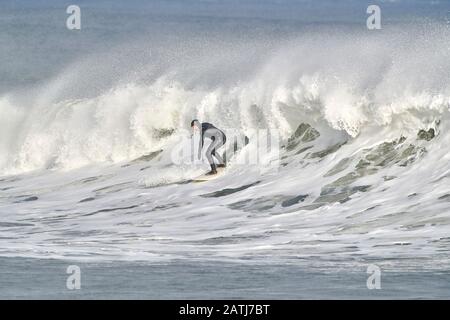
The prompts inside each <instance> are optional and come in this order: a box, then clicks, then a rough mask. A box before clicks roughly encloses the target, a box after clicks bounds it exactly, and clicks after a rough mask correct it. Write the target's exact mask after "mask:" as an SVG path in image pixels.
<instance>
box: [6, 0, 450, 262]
mask: <svg viewBox="0 0 450 320" xmlns="http://www.w3.org/2000/svg"><path fill="white" fill-rule="evenodd" d="M46 3H47V2H46ZM183 3H184V2H183ZM355 3H356V2H354V1H348V2H345V3H344V4H343V7H339V8H340V9H339V10H336V11H332V9H333V8H335V6H336V5H333V4H332V3H331V2H330V3H327V2H323V3H321V4H320V5H314V4H312V2H308V1H281V2H279V3H277V4H274V3H273V2H271V1H267V2H266V1H265V2H264V3H263V4H261V2H260V1H258V4H256V1H255V2H253V1H244V2H243V4H240V5H237V4H236V3H235V2H229V3H228V4H223V2H220V3H219V2H215V1H194V2H186V4H182V3H181V2H180V1H170V2H167V3H164V4H163V3H162V2H155V1H151V2H149V3H148V4H145V5H144V4H143V3H141V2H135V1H133V2H130V3H127V4H124V3H119V4H117V3H115V4H113V3H111V2H107V1H104V2H96V3H90V2H81V5H80V6H81V8H82V29H81V30H80V31H69V30H67V29H65V28H64V23H65V18H66V16H67V15H66V14H65V5H61V4H60V3H59V2H57V1H54V2H51V3H50V4H45V5H44V4H43V3H40V2H36V3H34V2H33V4H31V3H28V2H25V1H23V2H20V1H19V2H17V5H12V4H11V3H10V4H7V5H5V10H2V11H1V13H0V14H1V17H2V19H1V27H2V30H3V31H2V33H1V36H0V43H1V45H2V47H3V48H5V50H4V51H2V53H1V58H2V59H3V61H6V63H3V64H2V66H1V71H2V74H3V75H4V76H3V77H2V79H1V81H0V85H1V87H0V137H1V139H0V174H1V176H0V190H1V195H0V212H1V218H0V230H1V231H2V237H4V238H3V240H2V241H3V242H4V243H5V245H4V246H2V248H1V249H0V255H2V256H21V257H27V258H29V257H35V258H63V259H68V258H76V259H86V260H95V261H96V260H103V259H106V260H122V259H124V260H145V261H161V260H171V259H180V258H186V259H213V260H214V259H217V260H232V261H241V262H242V261H260V262H261V261H267V259H269V260H270V261H284V262H286V261H292V260H293V259H294V260H295V259H306V258H314V259H317V260H321V259H325V258H327V259H337V260H341V261H342V260H343V261H347V262H350V261H360V260H365V259H394V258H399V257H400V258H404V259H413V260H414V259H416V258H417V259H418V260H417V262H416V263H417V264H416V265H420V266H425V267H427V268H428V267H429V268H441V269H445V268H448V267H446V264H445V263H446V262H448V244H449V242H448V239H449V238H448V230H449V225H450V215H449V214H450V204H449V197H450V190H449V187H448V185H449V184H448V179H449V169H448V160H449V152H448V145H449V142H450V141H449V140H450V135H449V134H448V129H449V124H448V120H449V107H450V83H449V78H448V74H450V59H449V58H450V51H449V46H448V39H449V36H450V30H449V28H448V24H446V21H445V19H442V18H443V17H442V15H441V13H440V12H442V9H445V6H446V4H437V5H436V8H435V9H430V6H424V7H422V5H420V4H416V3H414V4H410V6H406V5H405V4H403V2H400V3H399V4H394V3H389V4H386V6H388V7H389V8H391V9H392V10H387V11H386V12H388V13H387V16H386V20H384V22H383V29H382V30H379V31H368V30H367V29H366V26H365V18H366V15H365V8H366V6H365V4H364V3H363V2H361V3H360V4H358V5H355ZM417 3H419V2H417ZM45 6H46V7H45ZM274 8H279V9H280V10H276V11H275V12H274V14H273V15H271V14H269V13H271V12H273V9H274ZM299 8H301V10H300V9H299ZM346 8H352V9H351V10H350V9H349V10H346ZM402 8H405V11H404V12H403V11H402V10H401V9H402ZM219 9H221V10H219ZM222 9H223V10H222ZM293 9H298V10H297V11H295V10H294V11H293ZM294 12H295V14H294ZM331 12H335V15H332V14H331ZM297 13H298V15H297ZM313 13H316V15H314V14H313ZM317 13H320V14H317ZM12 16H14V17H16V19H11V17H12ZM406 17H411V19H406ZM44 21H45V22H44ZM193 118H198V119H201V120H202V121H208V122H211V123H213V124H215V125H216V126H217V127H219V128H234V129H237V130H239V131H241V132H242V134H243V135H247V136H249V138H250V143H249V145H248V146H246V147H245V148H244V149H243V150H242V151H241V153H239V154H238V155H236V157H235V159H234V160H233V161H231V162H230V164H229V166H228V168H227V172H226V174H224V175H223V176H221V177H220V178H218V179H216V180H214V181H211V182H208V183H205V184H192V183H188V182H189V180H190V179H193V178H195V177H196V176H198V175H199V174H201V173H202V172H203V171H205V170H206V169H207V167H208V166H207V165H205V164H203V165H198V166H189V165H181V166H179V165H175V164H174V163H173V161H172V158H171V152H172V150H173V149H174V148H175V147H176V146H178V145H179V144H180V141H185V140H183V139H184V138H185V136H186V132H185V130H186V129H188V128H189V123H190V121H191V120H192V119H193ZM255 128H262V129H272V130H275V129H276V130H277V132H278V133H279V134H280V138H281V142H282V145H283V148H282V149H281V150H280V162H279V163H280V165H279V166H277V167H273V168H269V169H273V170H267V168H264V169H265V170H263V171H262V170H261V168H259V167H258V165H252V166H242V165H238V164H237V163H236V162H237V160H239V158H240V157H245V156H246V155H248V154H250V153H252V152H255V149H256V145H255V139H253V137H252V136H251V130H253V129H255ZM408 261H410V260H408Z"/></svg>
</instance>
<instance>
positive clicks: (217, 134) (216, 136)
mask: <svg viewBox="0 0 450 320" xmlns="http://www.w3.org/2000/svg"><path fill="white" fill-rule="evenodd" d="M191 129H192V131H193V132H194V133H195V132H196V131H197V132H198V133H200V145H199V148H198V157H199V158H201V154H202V149H203V145H204V142H205V138H208V139H210V140H212V142H211V144H210V145H209V147H208V149H207V150H206V158H207V159H208V162H209V165H210V166H211V171H210V172H209V173H207V175H214V174H217V168H225V162H224V160H223V158H222V157H221V156H220V155H219V154H218V152H216V151H217V149H219V148H220V147H222V146H223V145H225V143H226V141H227V137H226V135H225V133H224V132H223V131H222V130H220V129H218V128H216V127H215V126H213V125H212V124H211V123H208V122H203V123H200V121H198V120H192V122H191ZM213 157H214V158H216V159H217V161H218V164H217V165H216V164H215V163H214V159H213Z"/></svg>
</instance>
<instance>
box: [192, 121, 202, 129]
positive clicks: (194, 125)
mask: <svg viewBox="0 0 450 320" xmlns="http://www.w3.org/2000/svg"><path fill="white" fill-rule="evenodd" d="M200 127H201V125H200V121H198V120H197V119H194V120H192V121H191V129H192V130H195V129H200Z"/></svg>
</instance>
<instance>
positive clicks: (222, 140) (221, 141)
mask: <svg viewBox="0 0 450 320" xmlns="http://www.w3.org/2000/svg"><path fill="white" fill-rule="evenodd" d="M225 142H226V138H225V136H223V137H220V138H219V139H217V146H216V147H215V148H214V150H213V152H212V155H213V156H214V157H215V158H216V159H217V161H218V163H219V165H218V166H217V167H219V168H224V167H225V161H224V160H223V158H222V156H221V155H220V154H219V153H218V152H217V153H216V150H217V149H219V148H220V147H222V146H223V145H224V144H225Z"/></svg>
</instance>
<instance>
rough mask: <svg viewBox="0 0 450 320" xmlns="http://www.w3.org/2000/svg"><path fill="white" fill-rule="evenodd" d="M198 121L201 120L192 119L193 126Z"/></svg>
mask: <svg viewBox="0 0 450 320" xmlns="http://www.w3.org/2000/svg"><path fill="white" fill-rule="evenodd" d="M196 122H200V121H198V120H197V119H194V120H192V121H191V128H192V127H193V126H194V125H195V123H196Z"/></svg>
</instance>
